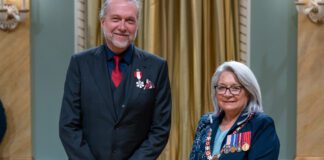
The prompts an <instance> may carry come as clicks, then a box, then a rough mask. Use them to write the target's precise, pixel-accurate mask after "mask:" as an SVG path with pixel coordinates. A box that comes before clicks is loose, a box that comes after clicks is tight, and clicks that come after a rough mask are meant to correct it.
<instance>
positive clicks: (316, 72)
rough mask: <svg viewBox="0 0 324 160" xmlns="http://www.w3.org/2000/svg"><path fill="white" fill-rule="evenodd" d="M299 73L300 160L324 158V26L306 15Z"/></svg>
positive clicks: (301, 21) (300, 36)
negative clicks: (315, 22) (313, 21)
mask: <svg viewBox="0 0 324 160" xmlns="http://www.w3.org/2000/svg"><path fill="white" fill-rule="evenodd" d="M297 73H298V80H297V83H298V86H297V89H298V90H297V105H298V106H297V107H298V108H297V159H324V147H323V146H324V145H323V144H324V24H322V25H316V24H314V23H312V22H311V21H310V20H309V19H308V18H306V16H304V15H299V19H298V72H297ZM316 157H317V158H316Z"/></svg>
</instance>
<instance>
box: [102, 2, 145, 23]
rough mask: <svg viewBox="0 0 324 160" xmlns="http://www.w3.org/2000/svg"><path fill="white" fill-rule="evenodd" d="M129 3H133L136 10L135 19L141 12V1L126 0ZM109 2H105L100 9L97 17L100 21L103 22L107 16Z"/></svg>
mask: <svg viewBox="0 0 324 160" xmlns="http://www.w3.org/2000/svg"><path fill="white" fill-rule="evenodd" d="M127 1H129V2H133V3H134V4H135V5H136V8H137V19H138V18H139V16H140V12H141V1H140V0H127ZM110 2H111V0H105V2H104V4H103V5H102V7H101V10H100V12H99V17H100V20H103V19H104V18H105V16H106V14H107V9H109V3H110Z"/></svg>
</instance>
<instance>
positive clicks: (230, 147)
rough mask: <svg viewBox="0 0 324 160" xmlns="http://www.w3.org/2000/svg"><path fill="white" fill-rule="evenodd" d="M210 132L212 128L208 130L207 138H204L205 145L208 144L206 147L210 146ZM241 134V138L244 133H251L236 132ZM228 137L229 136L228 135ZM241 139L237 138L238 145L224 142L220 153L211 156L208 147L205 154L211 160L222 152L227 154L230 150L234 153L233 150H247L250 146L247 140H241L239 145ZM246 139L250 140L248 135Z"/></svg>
mask: <svg viewBox="0 0 324 160" xmlns="http://www.w3.org/2000/svg"><path fill="white" fill-rule="evenodd" d="M211 133H212V129H210V130H209V132H208V133H207V139H206V146H208V147H207V148H210V140H211ZM238 134H241V135H242V136H241V137H242V138H243V137H244V136H243V135H244V134H251V133H247V132H243V133H238ZM234 135H235V134H232V135H231V136H234ZM228 138H230V137H228ZM241 140H242V139H239V143H238V146H237V147H236V146H234V145H230V144H226V145H225V146H223V148H222V149H221V151H220V154H217V155H214V156H211V152H210V149H208V151H207V153H206V156H207V159H211V160H218V159H219V157H220V156H221V154H222V153H225V154H228V153H230V152H232V153H235V152H241V151H248V150H249V148H250V144H249V143H248V142H246V141H245V142H243V145H242V146H241V143H240V142H242V141H241ZM248 141H250V137H248Z"/></svg>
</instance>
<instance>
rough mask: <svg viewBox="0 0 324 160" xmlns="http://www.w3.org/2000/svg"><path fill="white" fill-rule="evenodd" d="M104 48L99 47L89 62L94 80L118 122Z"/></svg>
mask: <svg viewBox="0 0 324 160" xmlns="http://www.w3.org/2000/svg"><path fill="white" fill-rule="evenodd" d="M103 47H104V46H101V47H99V48H98V49H97V50H96V53H95V54H94V58H93V59H92V60H91V61H89V68H90V72H91V73H92V74H93V78H94V80H95V82H96V84H97V87H98V89H99V91H100V92H101V95H102V96H103V98H104V100H105V101H106V104H107V106H108V107H106V108H107V109H108V110H109V113H110V115H111V116H112V117H113V118H114V119H115V120H117V117H116V114H115V107H114V106H113V105H114V103H113V96H112V93H111V86H110V84H111V83H110V82H109V81H110V78H109V74H108V68H107V62H106V61H107V59H106V56H105V51H104V48H103Z"/></svg>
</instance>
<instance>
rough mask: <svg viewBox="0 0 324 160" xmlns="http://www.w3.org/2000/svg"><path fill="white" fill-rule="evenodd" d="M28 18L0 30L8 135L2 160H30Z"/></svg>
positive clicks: (0, 93) (1, 94)
mask: <svg viewBox="0 0 324 160" xmlns="http://www.w3.org/2000/svg"><path fill="white" fill-rule="evenodd" d="M29 34H30V25H29V17H28V16H27V19H26V20H25V21H23V22H22V23H21V24H19V26H18V28H17V29H16V30H15V31H13V32H4V31H2V30H0V76H1V77H0V98H1V100H2V102H3V104H4V107H5V110H6V115H7V132H6V134H5V137H4V139H3V141H2V143H1V144H0V159H1V160H18V159H19V160H31V159H32V144H31V143H32V140H31V80H30V75H31V72H30V35H29Z"/></svg>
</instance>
